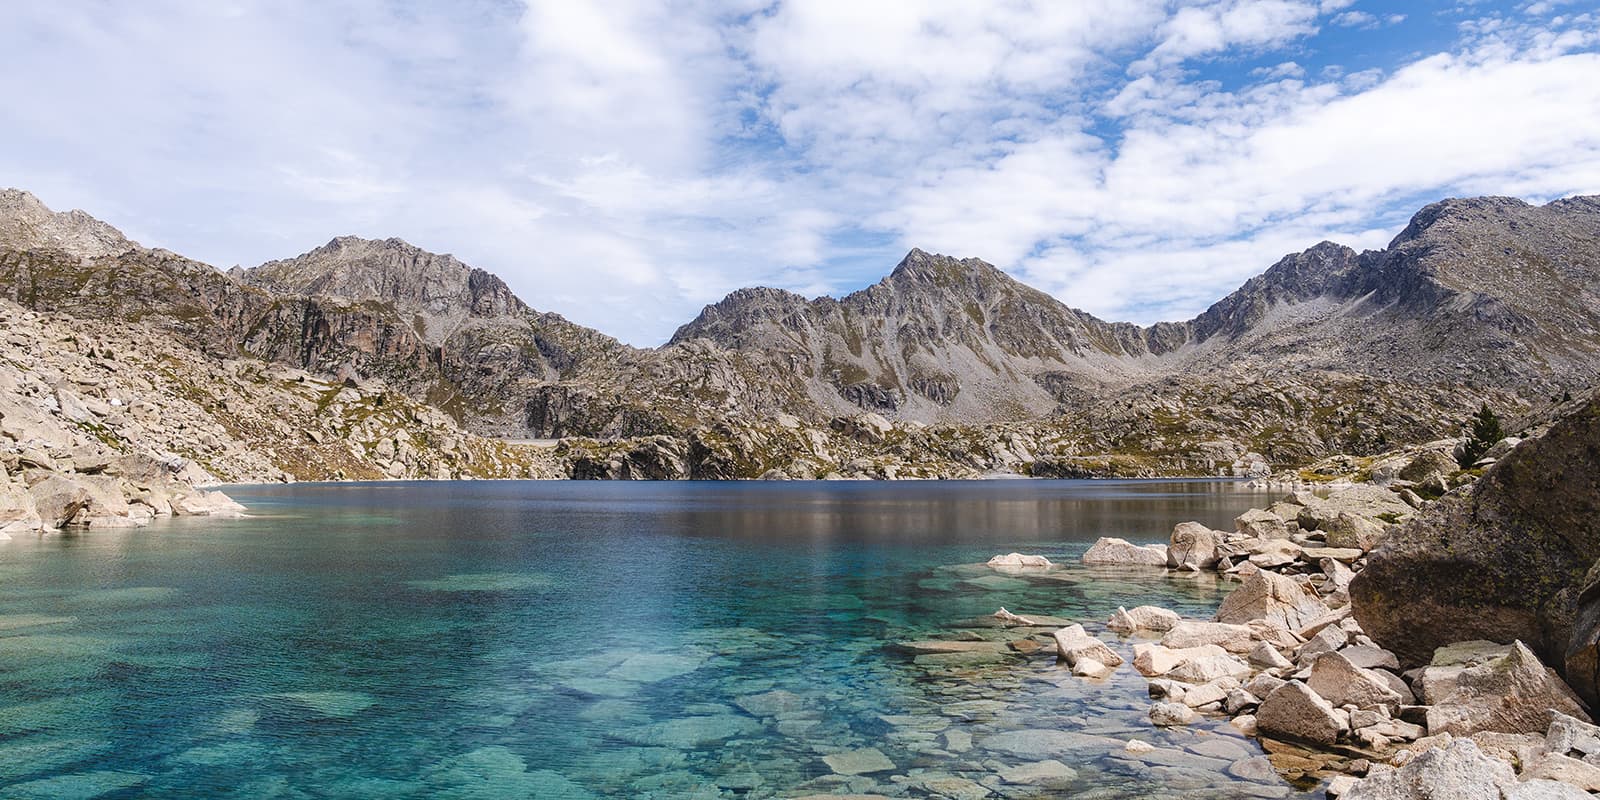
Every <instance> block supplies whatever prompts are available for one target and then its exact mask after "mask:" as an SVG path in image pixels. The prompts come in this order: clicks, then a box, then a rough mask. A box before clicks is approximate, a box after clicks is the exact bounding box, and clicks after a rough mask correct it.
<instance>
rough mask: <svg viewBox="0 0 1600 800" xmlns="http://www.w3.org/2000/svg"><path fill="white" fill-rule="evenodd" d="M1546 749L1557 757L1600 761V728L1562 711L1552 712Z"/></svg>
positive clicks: (1546, 738) (1546, 735)
mask: <svg viewBox="0 0 1600 800" xmlns="http://www.w3.org/2000/svg"><path fill="white" fill-rule="evenodd" d="M1544 747H1545V749H1546V750H1548V751H1550V752H1552V753H1555V754H1557V755H1563V756H1572V757H1573V758H1579V759H1585V760H1588V759H1591V757H1592V758H1594V759H1595V760H1600V727H1597V726H1595V725H1591V724H1589V723H1587V722H1584V721H1583V720H1581V719H1578V718H1576V717H1569V716H1567V715H1566V714H1563V713H1561V712H1560V711H1552V712H1550V729H1549V730H1548V731H1546V732H1545V737H1544Z"/></svg>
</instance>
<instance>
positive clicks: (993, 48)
mask: <svg viewBox="0 0 1600 800" xmlns="http://www.w3.org/2000/svg"><path fill="white" fill-rule="evenodd" d="M1405 11H1406V7H1405V5H1404V4H1399V3H1377V2H1362V3H1359V4H1357V3H1354V2H1352V0H1321V2H1315V1H1314V0H1089V1H1088V2H1078V3H1050V2H1030V0H1002V2H997V3H992V4H981V5H973V4H970V3H960V2H953V1H952V2H929V3H920V4H900V3H861V2H846V1H844V0H837V1H836V0H816V1H815V2H806V3H795V2H783V3H780V2H769V0H725V1H724V0H619V2H615V3H604V4H581V3H580V4H572V3H560V2H552V1H551V0H526V2H523V3H506V2H500V1H499V0H477V2H467V3H458V4H433V3H421V2H411V1H409V0H357V2H353V3H344V4H323V3H311V2H308V1H306V0H296V1H293V2H289V3H273V4H267V3H264V2H247V1H241V2H235V3H228V4H222V3H218V4H191V3H183V2H177V0H171V1H170V2H161V0H157V2H154V3H148V4H140V5H139V7H138V8H133V7H127V8H124V7H122V6H117V5H107V4H102V3H90V2H88V1H87V0H64V1H63V2H60V3H53V4H22V5H21V6H20V7H18V8H16V9H13V10H12V13H11V15H10V18H8V20H7V24H6V25H5V26H3V27H0V48H4V49H5V52H7V54H8V62H9V63H10V64H12V65H13V66H14V67H16V68H14V69H8V70H5V71H0V91H3V92H4V94H5V96H6V98H7V102H6V103H5V104H3V105H0V183H3V184H9V185H17V186H21V187H24V188H29V189H32V190H34V191H36V192H38V193H40V194H41V195H42V196H43V198H44V199H45V200H46V201H47V202H49V203H52V204H54V205H58V206H78V207H83V208H85V209H86V210H89V211H91V212H93V213H96V214H98V215H100V216H103V217H105V218H107V219H108V220H109V221H111V222H113V223H115V224H118V225H120V226H122V227H124V228H126V229H127V230H128V232H129V233H130V235H133V236H134V237H135V238H138V239H140V240H142V241H145V242H146V243H148V244H153V245H160V246H164V247H169V248H172V249H175V250H179V251H181V252H186V253H189V254H192V255H195V256H197V257H200V258H204V259H206V260H209V261H212V262H214V263H217V264H219V265H221V266H228V265H231V264H233V263H245V264H251V263H256V262H259V261H264V260H267V259H270V258H277V257H282V256H284V255H287V254H292V253H295V252H300V251H303V250H306V249H309V248H311V247H313V246H315V245H317V244H320V243H321V242H322V241H324V240H326V239H327V238H329V237H332V236H334V235H338V234H344V233H357V234H360V235H367V236H402V237H405V238H407V239H410V240H412V241H414V242H415V243H416V244H418V245H421V246H423V247H427V248H429V249H434V250H439V251H451V252H454V253H456V254H457V255H458V256H461V257H462V258H464V259H466V260H468V261H469V262H471V263H474V264H476V265H479V266H483V267H485V268H487V269H491V270H493V271H496V272H498V273H500V274H502V275H503V276H505V277H506V278H507V279H508V280H509V281H510V282H511V284H512V285H513V287H514V288H515V289H516V290H517V291H518V292H519V294H521V295H523V297H524V298H525V299H527V300H528V301H529V302H530V303H532V304H533V305H535V306H536V307H539V308H542V309H551V310H556V311H560V312H562V313H564V314H566V315H568V316H569V317H572V318H573V319H575V320H577V321H580V322H583V323H586V324H590V325H594V326H596V327H599V328H601V329H603V330H606V331H608V332H612V333H615V334H618V335H621V336H622V337H624V338H625V339H628V340H630V341H633V342H636V343H641V344H650V343H654V342H657V341H659V340H661V339H663V338H665V336H666V335H667V334H668V333H670V331H671V330H672V329H673V328H674V327H675V326H676V325H677V324H679V323H681V322H682V321H683V320H685V319H686V318H688V317H689V316H691V315H692V314H693V313H695V311H696V310H697V309H698V306H699V305H701V304H703V303H705V302H709V301H712V300H715V299H716V298H718V297H720V296H721V295H722V294H723V293H725V292H726V291H729V290H731V289H733V288H737V287H738V286H742V285H748V284H752V283H767V284H776V285H782V286H785V287H787V288H794V289H798V290H803V291H808V292H818V291H835V292H836V291H843V290H848V289H853V288H856V285H858V283H859V281H860V280H861V276H862V275H863V268H862V266H861V265H862V263H863V261H873V262H877V263H878V264H879V267H878V269H877V271H880V272H881V271H886V270H887V269H888V267H889V266H891V265H892V264H893V262H894V260H895V259H897V258H898V256H899V255H900V252H901V251H903V250H904V249H905V248H907V247H910V246H913V245H915V246H921V247H925V248H929V249H937V250H943V251H945V252H950V253H954V254H960V255H976V256H980V257H983V258H986V259H988V260H990V261H993V262H995V263H997V264H999V265H1001V266H1002V267H1005V268H1007V269H1010V270H1012V271H1014V272H1016V273H1018V274H1019V275H1020V276H1021V277H1024V278H1025V279H1028V280H1030V281H1034V282H1037V283H1038V284H1039V285H1041V286H1042V287H1043V288H1046V289H1048V290H1050V291H1053V292H1055V293H1056V294H1057V295H1058V296H1060V297H1061V298H1062V299H1063V300H1065V301H1067V302H1069V303H1071V304H1073V305H1076V306H1079V307H1084V308H1087V309H1088V310H1090V311H1093V312H1095V313H1097V314H1100V315H1102V316H1105V317H1109V318H1133V319H1136V320H1138V321H1153V320H1155V319H1160V318H1175V317H1180V316H1185V315H1188V314H1191V313H1193V312H1195V311H1197V310H1199V309H1201V308H1203V307H1204V306H1205V305H1206V304H1208V303H1209V302H1210V301H1212V300H1215V299H1216V298H1217V297H1219V296H1220V295H1221V294H1222V293H1224V292H1226V291H1227V290H1228V289H1230V288H1232V287H1233V286H1234V285H1235V284H1237V282H1238V281H1239V280H1241V279H1243V278H1244V277H1247V276H1248V275H1250V274H1252V273H1254V272H1256V271H1259V270H1260V269H1261V268H1263V267H1264V266H1265V265H1267V264H1269V263H1271V262H1272V261H1275V260H1276V259H1277V258H1278V257H1279V256H1280V255H1282V254H1283V253H1285V252H1288V251H1291V250H1298V249H1301V248H1304V247H1306V246H1309V245H1311V244H1313V243H1315V242H1316V241H1318V240H1319V239H1322V238H1335V239H1338V240H1342V241H1345V242H1347V243H1350V244H1354V245H1358V246H1376V245H1379V244H1381V243H1382V242H1383V241H1384V240H1385V239H1386V238H1387V237H1388V236H1389V235H1392V232H1393V231H1394V230H1395V229H1396V226H1397V225H1398V224H1400V223H1401V222H1402V221H1403V216H1404V214H1405V212H1406V211H1408V210H1410V209H1411V208H1412V207H1413V206H1414V205H1416V204H1418V203H1420V202H1425V201H1427V200H1431V199H1436V198H1437V197H1438V196H1442V195H1445V194H1453V193H1455V194H1460V193H1510V194H1517V195H1522V196H1526V197H1531V198H1545V197H1550V196H1555V195H1562V194H1568V193H1574V192H1600V115H1596V114H1584V113H1576V110H1578V109H1586V108H1587V109H1593V108H1600V89H1597V88H1596V86H1595V85H1594V84H1595V81H1593V80H1592V76H1593V75H1594V74H1597V73H1600V55H1597V54H1596V49H1597V47H1600V36H1597V34H1596V33H1595V31H1597V30H1600V24H1597V22H1600V21H1597V20H1596V18H1595V16H1594V15H1593V14H1580V13H1574V11H1573V6H1569V5H1561V4H1557V3H1551V2H1538V3H1523V4H1520V5H1514V4H1509V3H1502V4H1493V5H1491V4H1479V5H1477V6H1474V7H1473V8H1472V10H1471V12H1470V13H1469V14H1467V16H1466V17H1465V18H1462V19H1461V21H1460V24H1459V25H1457V26H1456V27H1455V28H1454V29H1451V30H1449V31H1448V32H1447V36H1445V38H1442V39H1438V40H1434V41H1431V42H1430V43H1429V45H1428V46H1427V47H1426V48H1424V49H1423V50H1422V51H1420V52H1419V51H1418V50H1417V44H1416V43H1415V42H1414V41H1409V40H1408V41H1407V42H1405V43H1402V44H1400V45H1393V44H1391V45H1389V46H1391V47H1394V48H1395V49H1394V51H1393V52H1391V53H1389V54H1388V55H1387V56H1385V57H1383V58H1380V59H1378V60H1377V61H1376V62H1374V61H1373V60H1372V59H1371V58H1366V59H1364V60H1359V61H1345V60H1344V59H1343V58H1342V54H1343V53H1344V52H1345V51H1346V50H1347V49H1350V50H1354V49H1360V50H1362V51H1363V52H1366V51H1367V50H1369V49H1371V48H1373V47H1377V46H1378V44H1377V43H1378V42H1379V41H1380V40H1378V39H1373V40H1371V41H1372V43H1371V44H1369V43H1367V41H1366V40H1363V39H1362V38H1361V37H1364V36H1383V35H1386V34H1385V32H1384V31H1383V30H1382V29H1383V28H1384V27H1386V26H1390V25H1396V24H1399V23H1401V22H1402V20H1401V19H1400V17H1402V16H1403V14H1404V12H1405ZM1412 25H1413V23H1412V22H1405V26H1406V28H1405V30H1407V31H1409V30H1410V29H1411V28H1410V26H1412ZM1369 31H1371V32H1370V33H1369ZM1313 75H1314V76H1317V77H1310V76H1313ZM867 271H869V272H870V271H872V270H870V269H868V270H867Z"/></svg>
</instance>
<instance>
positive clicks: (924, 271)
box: [888, 247, 1004, 282]
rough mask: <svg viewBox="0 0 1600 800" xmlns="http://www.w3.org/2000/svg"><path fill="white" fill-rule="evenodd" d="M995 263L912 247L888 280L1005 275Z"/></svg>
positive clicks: (943, 279)
mask: <svg viewBox="0 0 1600 800" xmlns="http://www.w3.org/2000/svg"><path fill="white" fill-rule="evenodd" d="M1003 274H1004V273H1001V272H1000V270H999V269H996V268H995V266H994V265H992V264H990V263H988V262H986V261H984V260H982V259H978V258H956V257H954V256H947V255H944V254H942V253H929V252H928V251H926V250H923V249H922V248H920V247H913V248H911V252H909V253H906V256H905V258H902V259H900V263H899V264H897V265H895V268H894V271H893V272H890V273H889V278H888V280H890V281H895V280H897V279H898V280H905V279H912V280H933V281H936V282H945V281H950V280H966V279H970V278H973V277H977V278H980V279H982V278H989V277H993V276H999V275H1003Z"/></svg>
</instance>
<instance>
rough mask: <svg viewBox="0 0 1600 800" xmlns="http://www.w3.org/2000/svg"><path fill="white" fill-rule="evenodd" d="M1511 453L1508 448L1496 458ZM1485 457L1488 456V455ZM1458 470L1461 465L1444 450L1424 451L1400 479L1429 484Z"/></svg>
mask: <svg viewBox="0 0 1600 800" xmlns="http://www.w3.org/2000/svg"><path fill="white" fill-rule="evenodd" d="M1509 452H1511V448H1510V447H1507V448H1505V449H1504V450H1503V451H1502V452H1501V453H1500V454H1499V455H1496V456H1494V458H1499V457H1500V456H1503V455H1505V454H1506V453H1509ZM1484 455H1485V456H1488V453H1485V454H1484ZM1458 469H1460V465H1458V464H1457V463H1456V460H1455V457H1454V456H1452V455H1451V454H1449V453H1447V452H1445V451H1443V450H1424V451H1422V452H1421V453H1418V454H1417V457H1416V458H1413V459H1411V463H1409V464H1407V465H1405V467H1404V468H1403V469H1401V470H1400V474H1399V478H1400V480H1403V481H1410V482H1412V483H1427V482H1428V481H1430V480H1437V479H1441V478H1449V477H1450V476H1451V475H1454V474H1455V473H1456V471H1457V470H1458Z"/></svg>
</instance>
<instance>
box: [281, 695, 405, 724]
mask: <svg viewBox="0 0 1600 800" xmlns="http://www.w3.org/2000/svg"><path fill="white" fill-rule="evenodd" d="M266 697H267V699H270V700H287V701H289V702H290V703H292V704H294V705H296V706H299V707H301V708H304V709H307V710H309V711H312V712H314V713H316V714H318V715H321V716H323V717H329V718H334V717H353V716H355V715H357V714H359V713H361V712H363V711H366V710H367V709H369V708H371V707H373V706H375V705H377V704H378V699H377V698H375V697H373V696H372V695H370V694H363V693H361V692H339V691H327V692H279V693H277V694H269V695H267V696H266Z"/></svg>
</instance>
